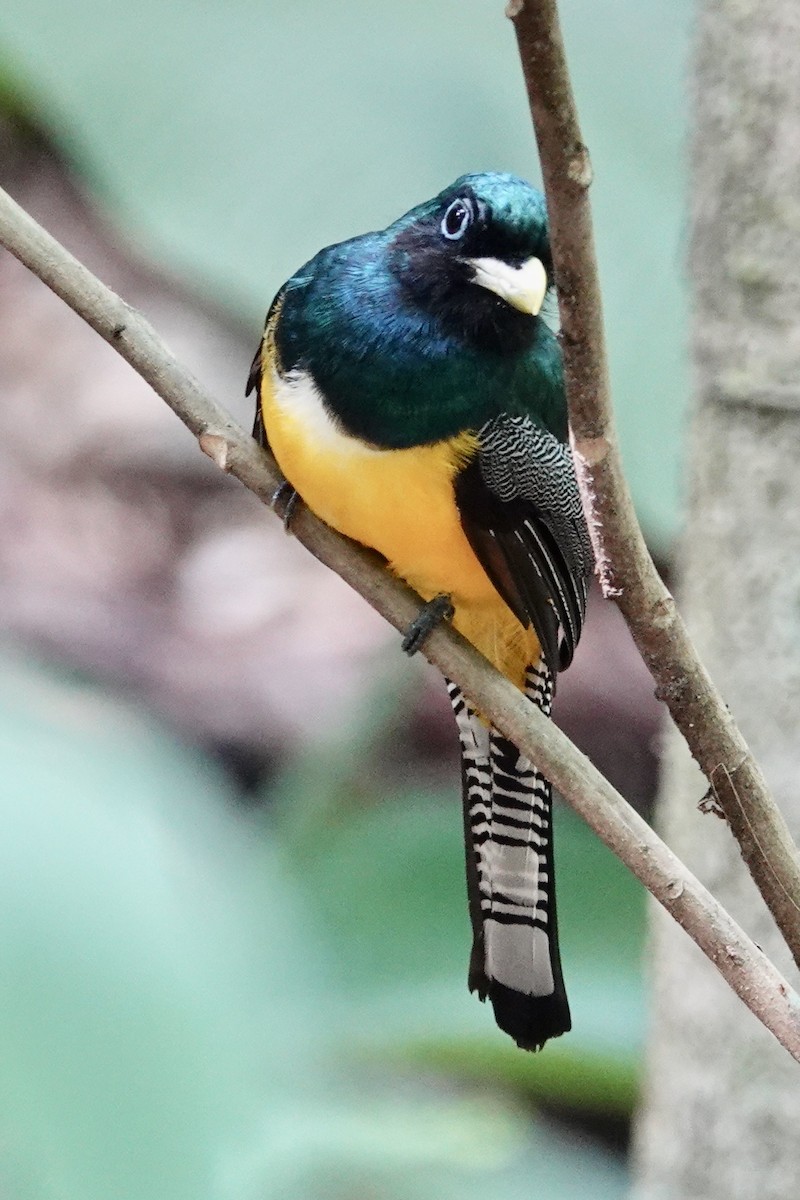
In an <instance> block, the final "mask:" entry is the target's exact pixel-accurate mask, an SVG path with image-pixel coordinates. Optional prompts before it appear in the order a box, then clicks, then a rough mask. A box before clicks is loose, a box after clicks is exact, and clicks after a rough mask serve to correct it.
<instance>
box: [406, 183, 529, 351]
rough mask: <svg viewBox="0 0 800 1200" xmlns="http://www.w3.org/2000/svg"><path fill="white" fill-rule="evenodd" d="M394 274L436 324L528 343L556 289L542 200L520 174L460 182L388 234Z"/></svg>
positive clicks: (491, 339)
mask: <svg viewBox="0 0 800 1200" xmlns="http://www.w3.org/2000/svg"><path fill="white" fill-rule="evenodd" d="M387 232H389V233H390V234H392V235H393V237H392V240H391V267H392V270H393V272H394V273H395V275H396V276H397V277H398V279H399V280H400V282H401V284H402V285H403V287H404V288H406V289H407V290H408V291H410V292H411V293H412V294H413V296H414V298H415V300H416V302H417V303H418V304H419V305H420V307H422V308H423V309H425V310H426V311H427V312H428V313H429V314H430V315H431V316H432V317H435V318H436V319H437V320H441V321H442V322H444V324H445V325H446V326H448V327H450V328H454V329H457V330H459V331H461V332H463V333H464V334H465V335H466V336H467V337H471V338H473V339H474V340H476V341H478V342H484V343H488V344H495V345H497V346H498V347H500V348H502V347H504V346H506V345H515V344H524V343H525V342H526V341H527V340H528V339H529V338H531V337H532V336H533V326H534V323H535V319H536V318H537V317H538V315H539V313H540V311H541V308H542V304H543V303H544V299H545V296H546V294H547V290H548V287H549V286H550V284H551V282H552V259H551V255H550V243H549V240H548V235H547V212H546V209H545V202H544V197H543V196H542V194H541V193H540V192H538V191H536V189H535V188H532V187H531V186H530V184H528V183H526V182H525V181H524V180H522V179H518V178H517V177H516V176H515V175H500V174H474V175H462V176H461V178H460V179H457V180H456V181H455V183H453V184H451V185H450V187H448V188H445V189H444V191H443V192H440V193H439V195H438V196H436V197H434V199H433V200H429V201H427V202H426V203H425V204H420V205H418V207H416V208H414V209H412V210H411V212H409V213H406V215H405V216H404V217H401V218H400V220H399V221H396V222H395V224H394V225H393V226H391V227H390V229H389V230H388V231H387Z"/></svg>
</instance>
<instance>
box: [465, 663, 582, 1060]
mask: <svg viewBox="0 0 800 1200" xmlns="http://www.w3.org/2000/svg"><path fill="white" fill-rule="evenodd" d="M526 691H527V694H528V696H529V697H530V699H531V700H533V702H534V703H535V704H536V705H537V706H538V707H539V708H541V709H542V711H543V712H545V713H549V711H550V703H551V700H552V694H553V681H552V676H551V674H550V672H549V671H548V669H547V667H546V666H545V664H544V662H540V663H539V664H538V665H537V666H536V667H531V668H530V669H529V672H528V684H527V688H526ZM448 692H449V694H450V699H451V702H452V705H453V710H454V712H455V716H456V722H457V724H458V732H459V740H460V742H461V758H462V780H463V795H464V836H465V842H466V850H467V888H468V892H469V900H470V915H471V919H472V929H473V947H472V956H471V959H470V973H469V986H470V990H471V991H477V992H478V994H479V995H480V998H481V999H482V1000H484V999H486V997H487V996H488V998H489V999H490V1000H491V1002H492V1006H493V1008H494V1014H495V1019H496V1021H497V1023H498V1025H499V1026H500V1028H501V1029H503V1030H504V1031H505V1032H506V1033H508V1034H510V1035H511V1037H513V1038H514V1039H515V1040H516V1042H517V1043H518V1044H519V1045H520V1046H522V1047H523V1048H524V1049H528V1050H536V1049H539V1048H540V1047H541V1046H542V1045H543V1044H544V1043H545V1042H546V1041H547V1039H548V1038H551V1037H557V1036H558V1035H559V1034H561V1033H565V1032H566V1031H567V1030H568V1029H569V1028H570V1027H571V1021H570V1014H569V1004H568V1002H567V996H566V992H565V990H564V983H563V979H562V975H561V961H560V958H559V952H558V929H557V923H556V904H555V879H554V874H553V834H552V788H551V786H550V784H549V783H548V782H547V780H546V779H545V778H544V776H542V775H541V774H540V772H539V771H538V770H537V769H536V767H534V766H533V764H532V763H531V762H529V761H528V759H526V758H524V757H523V756H522V755H521V754H520V753H519V751H518V750H517V748H516V747H515V746H514V745H513V744H512V743H511V742H509V741H508V740H507V739H506V738H504V737H502V735H501V734H499V733H497V732H496V731H495V730H493V729H491V728H490V727H489V726H488V725H486V724H485V722H483V721H482V720H481V718H480V717H478V716H477V715H476V713H475V711H474V710H473V709H472V708H471V707H470V705H469V704H468V703H467V701H466V700H465V699H464V697H463V696H462V695H461V692H460V691H459V689H458V688H457V687H456V686H455V685H454V684H452V683H448Z"/></svg>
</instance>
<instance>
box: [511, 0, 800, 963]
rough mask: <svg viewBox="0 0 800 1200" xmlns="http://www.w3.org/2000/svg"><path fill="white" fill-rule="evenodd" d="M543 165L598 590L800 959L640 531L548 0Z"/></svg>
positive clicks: (522, 44) (739, 767) (797, 878)
mask: <svg viewBox="0 0 800 1200" xmlns="http://www.w3.org/2000/svg"><path fill="white" fill-rule="evenodd" d="M506 13H507V16H508V17H509V18H510V19H511V21H512V22H513V25H514V29H515V32H516V35H517V42H518V44H519V52H520V58H521V60H522V69H523V73H524V76H525V84H526V87H527V90H528V100H529V102H530V108H531V116H532V117H533V124H534V129H535V132H536V141H537V143H538V147H539V156H540V158H541V163H542V175H543V178H544V187H545V193H546V196H547V207H548V212H549V217H550V229H551V234H552V242H553V257H554V261H555V272H556V280H557V284H558V300H559V310H560V314H561V340H562V347H563V351H564V369H565V374H566V384H567V395H568V398H569V416H570V425H571V428H572V438H573V451H574V454H575V460H576V465H577V468H578V477H579V480H580V483H581V492H582V494H583V500H584V507H585V510H586V515H587V520H588V523H589V528H590V530H591V532H592V540H593V543H594V548H595V556H596V559H597V569H598V574H599V576H600V582H601V585H602V588H603V592H604V594H605V595H606V596H607V597H610V598H613V599H614V600H615V601H616V603H617V605H618V606H619V608H620V610H621V612H622V614H623V616H624V617H625V620H626V621H627V623H628V626H629V627H630V630H631V633H632V634H633V638H634V640H635V642H636V645H637V646H638V648H639V652H640V653H641V655H642V658H643V659H644V661H645V663H646V664H647V666H648V668H649V669H650V672H651V674H652V676H653V679H654V680H655V683H656V695H657V696H658V698H659V699H661V700H664V701H665V703H666V705H667V707H668V708H669V711H670V713H671V715H672V719H673V720H674V722H675V724H676V725H677V727H678V729H679V730H680V731H681V733H682V734H683V736H684V738H685V739H686V742H687V744H688V746H689V749H690V750H691V752H692V754H693V755H694V757H695V759H696V760H697V762H698V764H699V766H700V768H701V770H702V771H703V773H704V774H705V776H706V778H707V779H708V781H709V784H710V790H711V791H713V793H714V795H715V797H716V799H717V801H718V803H719V806H720V807H721V809H722V810H723V812H724V814H725V817H726V818H727V821H728V824H729V825H730V827H731V830H732V831H733V834H734V836H735V837H736V839H737V841H738V843H739V846H740V849H741V852H742V856H743V857H744V860H745V862H746V863H747V866H748V867H749V869H750V873H751V874H752V876H753V879H754V880H755V882H756V884H757V885H758V888H759V890H760V892H761V894H762V896H763V897H764V900H765V901H766V903H767V905H768V907H769V909H770V911H771V913H772V915H773V916H774V918H775V920H776V922H777V924H778V927H779V928H780V930H781V933H782V934H783V937H784V938H785V940H786V943H787V945H788V946H789V949H790V950H791V952H792V955H793V956H794V959H795V962H796V963H797V964H798V966H800V859H798V854H797V849H796V847H795V845H794V843H793V841H792V838H791V834H790V833H789V830H788V828H787V825H786V822H785V821H784V819H783V816H782V814H781V812H780V810H779V808H778V807H777V805H776V804H775V801H774V800H773V798H772V796H771V794H770V792H769V789H768V788H767V785H766V782H765V780H764V777H763V775H762V774H761V771H760V769H759V767H758V765H757V763H756V761H755V759H754V758H753V755H752V753H751V751H750V748H749V747H748V745H747V743H746V741H745V740H744V737H743V736H742V734H741V732H740V730H739V729H738V727H737V725H736V723H735V721H734V719H733V717H732V716H731V714H730V712H729V711H728V709H727V707H726V705H725V702H724V700H723V699H722V697H721V695H720V694H719V692H718V691H717V688H716V687H715V685H714V683H713V681H712V680H711V678H710V676H709V675H708V673H707V671H706V669H705V667H704V666H703V664H702V662H701V661H700V659H699V657H698V654H697V651H696V650H695V648H694V646H693V644H692V641H691V639H690V637H689V634H688V632H687V630H686V626H685V625H684V623H683V620H682V619H681V616H680V614H679V613H678V611H677V609H676V607H675V601H674V600H673V598H672V596H671V594H670V593H669V591H668V590H667V588H666V587H665V586H664V584H663V582H662V581H661V578H660V577H659V575H658V572H657V571H656V569H655V566H654V564H653V560H652V558H651V557H650V554H649V552H648V550H647V547H646V545H645V543H644V538H643V537H642V532H641V529H640V528H639V523H638V521H637V519H636V514H635V512H634V508H633V502H632V500H631V496H630V492H629V490H628V485H627V482H626V480H625V477H624V475H623V471H622V464H621V460H620V455H619V449H618V446H617V438H616V432H615V429H614V420H613V415H612V409H611V397H610V389H609V380H608V363H607V359H606V351H605V338H604V333H603V311H602V304H601V300H600V288H599V284H598V278H597V262H596V257H595V251H594V237H593V233H592V223H591V212H590V206H589V194H588V189H589V185H590V184H591V181H592V168H591V163H590V161H589V152H588V150H587V148H586V146H585V145H584V142H583V138H582V137H581V131H580V126H579V124H578V115H577V111H576V107H575V101H574V98H573V95H572V87H571V84H570V79H569V72H568V70H567V63H566V58H565V54H564V44H563V40H562V37H561V29H560V26H559V20H558V9H557V4H556V0H509V4H508V8H507V9H506Z"/></svg>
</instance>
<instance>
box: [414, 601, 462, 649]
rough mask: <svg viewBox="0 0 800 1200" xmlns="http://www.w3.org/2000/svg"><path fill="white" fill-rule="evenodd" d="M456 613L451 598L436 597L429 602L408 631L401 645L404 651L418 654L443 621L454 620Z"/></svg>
mask: <svg viewBox="0 0 800 1200" xmlns="http://www.w3.org/2000/svg"><path fill="white" fill-rule="evenodd" d="M454 612H455V609H454V608H453V602H452V600H451V599H450V597H449V596H445V595H441V596H434V597H433V599H432V600H428V601H427V602H426V603H425V604H423V606H422V608H421V609H420V610H419V612H418V613H417V615H416V617H415V618H414V620H413V621H412V622H411V624H410V625H409V627H408V629H407V630H406V632H405V634H404V636H403V641H402V643H401V646H402V649H403V650H404V651H405V652H406V654H408V655H411V654H416V653H417V651H418V650H421V649H422V647H423V646H424V645H425V642H426V641H427V639H428V638H429V637H430V635H431V634H432V633H433V631H434V629H435V628H436V626H437V625H441V623H442V621H450V620H452V618H453V613H454Z"/></svg>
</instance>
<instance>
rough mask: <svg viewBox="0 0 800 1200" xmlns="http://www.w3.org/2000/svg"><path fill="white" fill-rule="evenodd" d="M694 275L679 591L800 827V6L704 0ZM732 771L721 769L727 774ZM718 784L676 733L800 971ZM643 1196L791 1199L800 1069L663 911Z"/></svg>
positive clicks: (677, 792)
mask: <svg viewBox="0 0 800 1200" xmlns="http://www.w3.org/2000/svg"><path fill="white" fill-rule="evenodd" d="M694 94H695V113H696V124H695V135H694V142H693V146H692V165H693V188H692V192H693V200H692V214H691V223H692V237H691V245H690V274H691V279H692V288H693V294H694V312H693V316H692V325H691V329H692V343H693V353H694V359H695V366H696V391H697V404H696V412H695V417H694V422H693V428H692V432H691V447H692V473H693V487H692V496H691V504H690V512H689V517H688V526H687V533H686V537H685V539H684V547H683V554H682V563H681V572H680V576H681V583H680V588H679V590H680V594H681V600H682V602H683V609H684V612H685V613H686V616H687V618H688V621H689V625H690V628H691V630H692V633H693V634H694V637H695V639H696V641H697V644H698V646H699V649H700V652H701V654H702V655H703V657H704V659H705V661H706V663H707V665H708V667H709V669H710V671H711V673H712V675H713V676H714V678H715V679H716V680H717V682H718V684H719V685H720V687H721V690H722V692H723V694H724V695H725V697H726V699H727V701H728V703H729V705H730V707H731V709H732V710H733V713H734V715H735V716H736V718H737V719H738V720H739V722H740V725H741V728H742V730H743V732H744V734H745V737H746V738H747V739H748V741H749V743H750V745H751V747H752V749H753V751H754V753H755V755H756V757H757V758H758V760H759V762H760V764H761V766H762V767H763V770H764V773H765V775H766V778H767V782H768V783H769V785H770V786H771V788H772V790H773V793H774V795H775V796H776V799H777V800H778V802H779V804H780V805H781V807H782V809H783V811H784V814H785V816H786V818H787V820H788V823H789V825H790V828H791V830H792V832H793V833H794V835H795V838H796V837H797V835H798V833H800V786H798V780H799V779H800V9H798V7H797V5H796V4H795V3H794V2H793V0H760V2H759V3H755V2H749V0H739V2H737V3H726V4H719V3H716V2H714V0H706V3H704V4H703V5H702V6H701V13H700V18H699V22H698V29H697V49H696V59H695V68H694ZM723 783H724V781H723ZM702 794H703V783H702V780H701V779H700V777H699V774H698V773H697V771H696V769H695V768H694V766H693V764H692V763H691V762H690V761H689V760H688V755H687V754H686V753H685V751H683V749H682V748H681V747H679V746H678V745H677V741H676V740H674V739H673V741H672V744H671V746H670V749H669V752H668V755H667V767H666V774H665V780H664V787H663V804H662V825H663V829H664V833H665V836H666V839H667V841H668V843H669V844H670V845H671V846H672V848H673V849H674V850H675V851H676V853H677V854H678V855H680V856H681V857H682V858H683V859H684V860H685V861H686V862H687V863H688V865H689V866H690V867H691V868H693V869H694V870H695V871H696V872H697V873H698V875H699V876H700V878H701V879H702V880H703V881H704V882H705V883H706V885H707V886H708V887H709V888H710V889H711V891H712V892H713V893H714V894H715V895H716V896H717V897H718V898H719V899H720V900H721V901H722V903H723V904H724V905H725V906H726V907H727V908H728V909H729V910H730V911H731V913H732V915H733V916H734V917H736V918H737V919H738V920H739V921H740V922H741V923H742V924H743V925H744V927H745V928H746V929H747V930H748V932H749V933H750V934H751V936H753V937H754V939H755V940H756V941H757V942H758V943H759V944H760V945H761V946H762V947H763V949H764V950H765V951H766V953H767V954H768V955H769V956H770V957H771V958H772V959H773V961H775V962H776V964H777V965H778V966H779V967H781V968H782V969H783V970H784V971H785V972H786V974H787V978H788V980H789V982H790V983H792V984H796V982H797V971H796V969H794V968H793V967H792V965H791V963H790V961H789V956H788V953H787V951H786V948H785V946H784V945H783V942H782V939H781V937H780V935H779V933H778V931H777V929H776V928H775V926H774V924H773V922H772V920H771V919H770V918H769V915H768V914H767V912H766V910H765V908H764V906H763V904H762V902H761V900H760V898H759V897H758V895H757V893H756V890H755V888H754V886H753V884H752V882H751V880H750V878H749V877H748V875H747V873H746V871H745V870H744V868H743V865H742V863H741V861H740V858H739V854H738V851H737V849H736V846H735V844H734V842H733V840H732V838H731V837H730V834H729V832H728V829H727V828H726V826H725V824H724V823H723V822H722V821H717V820H715V819H714V817H713V816H710V815H706V816H703V815H701V814H700V813H699V812H698V810H697V802H698V801H699V800H700V799H701V797H702ZM799 919H800V915H799ZM654 942H655V971H654V1000H653V1007H654V1012H653V1038H652V1046H651V1053H650V1060H649V1069H648V1078H647V1084H646V1089H645V1102H644V1106H643V1110H642V1113H641V1115H640V1119H639V1123H638V1129H637V1138H636V1165H637V1182H636V1186H635V1191H634V1195H635V1196H636V1198H637V1200H684V1198H685V1197H689V1196H690V1197H692V1198H693V1200H716V1198H717V1197H719V1198H720V1200H723V1198H724V1200H752V1197H754V1196H758V1197H759V1200H787V1198H788V1197H790V1196H794V1195H796V1194H797V1186H798V1184H797V1181H798V1179H800V1138H799V1137H798V1129H800V1070H799V1069H798V1066H797V1063H795V1062H793V1061H792V1060H791V1059H790V1058H789V1057H788V1056H787V1055H786V1054H785V1053H783V1052H782V1051H781V1050H780V1048H779V1047H778V1046H776V1045H774V1044H772V1043H771V1039H770V1038H769V1037H768V1036H766V1033H765V1030H764V1029H763V1028H761V1027H760V1026H759V1025H758V1024H757V1022H756V1021H754V1020H753V1018H752V1016H751V1015H750V1014H749V1013H748V1012H747V1011H746V1010H745V1009H744V1008H743V1007H742V1006H741V1005H737V1004H736V1002H735V1000H734V998H733V997H732V996H731V994H730V993H729V992H727V991H726V989H724V988H723V987H721V986H720V981H719V979H718V978H717V977H716V976H715V974H714V972H713V971H712V970H710V969H709V968H708V964H707V963H706V962H704V961H703V960H702V958H701V956H700V955H699V954H698V953H697V951H696V948H695V947H694V946H692V945H691V944H690V943H689V942H688V941H687V940H686V939H684V938H681V937H680V936H679V934H678V931H677V930H676V929H675V927H674V926H672V927H670V923H668V922H666V921H664V920H663V918H662V917H661V915H660V914H656V915H655V930H654Z"/></svg>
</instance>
